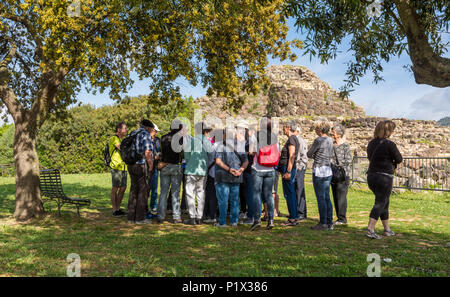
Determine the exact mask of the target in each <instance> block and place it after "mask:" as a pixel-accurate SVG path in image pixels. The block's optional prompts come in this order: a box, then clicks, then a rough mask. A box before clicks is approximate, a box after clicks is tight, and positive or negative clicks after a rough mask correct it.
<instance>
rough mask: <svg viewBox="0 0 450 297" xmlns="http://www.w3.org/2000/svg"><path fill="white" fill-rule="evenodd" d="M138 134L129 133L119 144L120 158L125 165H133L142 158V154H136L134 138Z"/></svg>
mask: <svg viewBox="0 0 450 297" xmlns="http://www.w3.org/2000/svg"><path fill="white" fill-rule="evenodd" d="M138 134H139V133H131V134H130V135H128V136H127V137H125V138H124V140H122V142H121V144H120V156H121V157H122V160H123V161H124V162H125V164H127V165H134V164H136V162H137V161H139V160H141V159H142V158H143V156H144V155H143V154H138V153H137V148H136V136H137V135H138Z"/></svg>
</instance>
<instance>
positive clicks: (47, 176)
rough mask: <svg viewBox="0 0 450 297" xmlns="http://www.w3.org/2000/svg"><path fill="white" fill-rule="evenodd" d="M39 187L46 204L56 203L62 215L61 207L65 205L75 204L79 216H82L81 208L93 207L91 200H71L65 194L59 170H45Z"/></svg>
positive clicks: (41, 175)
mask: <svg viewBox="0 0 450 297" xmlns="http://www.w3.org/2000/svg"><path fill="white" fill-rule="evenodd" d="M39 186H40V188H41V196H42V197H45V198H47V199H45V200H44V199H43V200H44V203H45V202H47V201H50V200H54V201H56V203H57V204H58V213H59V215H61V207H62V206H63V205H64V204H73V205H75V206H76V208H77V214H78V216H80V207H81V206H89V205H91V201H90V200H89V199H82V198H71V197H67V196H66V194H64V191H63V188H62V184H61V174H60V172H59V170H58V169H43V170H41V174H40V182H39Z"/></svg>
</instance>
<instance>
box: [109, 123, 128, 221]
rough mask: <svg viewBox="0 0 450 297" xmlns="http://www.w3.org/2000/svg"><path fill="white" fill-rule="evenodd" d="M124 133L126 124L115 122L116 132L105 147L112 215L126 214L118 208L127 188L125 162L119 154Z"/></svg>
mask: <svg viewBox="0 0 450 297" xmlns="http://www.w3.org/2000/svg"><path fill="white" fill-rule="evenodd" d="M126 135H127V125H126V124H125V123H124V122H120V123H117V125H116V134H115V135H114V136H113V137H111V138H110V139H109V141H108V145H107V149H106V151H107V156H106V157H105V165H107V166H109V167H110V168H111V177H112V190H111V204H112V209H113V216H123V215H126V213H125V212H124V211H122V210H121V209H120V204H121V203H122V199H123V195H124V194H125V190H126V189H127V164H125V162H124V161H123V160H122V157H121V155H120V143H121V141H122V139H123V138H124V137H125V136H126Z"/></svg>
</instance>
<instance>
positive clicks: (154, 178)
mask: <svg viewBox="0 0 450 297" xmlns="http://www.w3.org/2000/svg"><path fill="white" fill-rule="evenodd" d="M153 125H154V127H153V130H152V132H151V133H150V136H151V138H152V144H153V156H154V162H153V172H152V175H151V181H150V187H149V196H150V211H147V214H146V218H147V219H150V218H151V217H152V216H151V215H156V206H157V202H158V201H157V200H158V175H159V174H158V160H159V158H160V156H161V139H160V138H159V137H157V136H156V134H158V133H159V132H160V131H161V130H160V129H159V128H158V126H157V125H156V124H153ZM150 213H151V215H150Z"/></svg>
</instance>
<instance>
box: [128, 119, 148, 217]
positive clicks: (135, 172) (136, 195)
mask: <svg viewBox="0 0 450 297" xmlns="http://www.w3.org/2000/svg"><path fill="white" fill-rule="evenodd" d="M153 129H154V125H153V123H152V122H150V121H149V120H142V122H141V125H140V128H139V129H137V130H135V131H133V132H131V134H130V135H129V136H128V137H127V138H125V139H124V140H123V142H122V151H121V155H122V158H123V159H124V161H125V163H127V165H128V172H129V173H130V179H131V188H130V198H129V199H128V223H136V224H138V225H140V224H151V220H146V219H145V209H146V206H147V202H148V193H149V192H148V189H149V187H150V182H151V180H150V179H151V173H152V170H153V142H152V138H151V136H150V133H151V132H152V131H153Z"/></svg>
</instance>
